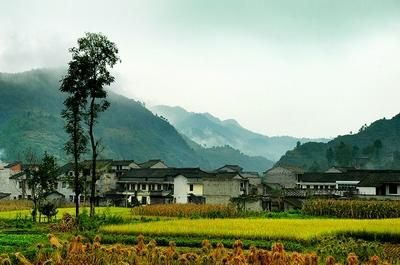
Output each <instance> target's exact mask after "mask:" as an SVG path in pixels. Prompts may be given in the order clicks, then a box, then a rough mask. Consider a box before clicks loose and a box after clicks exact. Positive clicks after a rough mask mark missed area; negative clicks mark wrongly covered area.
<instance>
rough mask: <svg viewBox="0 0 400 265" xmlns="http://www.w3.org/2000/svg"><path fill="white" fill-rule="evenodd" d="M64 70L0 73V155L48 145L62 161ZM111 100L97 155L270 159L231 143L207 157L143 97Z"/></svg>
mask: <svg viewBox="0 0 400 265" xmlns="http://www.w3.org/2000/svg"><path fill="white" fill-rule="evenodd" d="M63 73H64V72H63V70H53V69H51V70H50V69H47V70H43V69H42V70H33V71H28V72H23V73H16V74H5V73H2V74H0V150H2V153H3V157H0V159H3V160H8V161H13V160H23V158H24V155H23V154H24V152H26V150H27V149H32V150H34V151H35V152H36V153H37V154H38V155H41V154H43V153H44V152H45V151H47V152H49V153H50V154H53V155H55V156H56V157H57V158H58V159H59V161H60V162H66V161H67V160H68V159H69V158H68V157H66V155H65V153H64V151H63V145H64V143H65V142H66V140H67V135H66V133H65V132H64V129H63V126H64V121H63V120H62V119H61V116H60V113H61V110H62V108H63V104H62V103H63V100H64V98H65V95H63V94H62V93H61V92H59V90H58V88H59V85H60V84H59V80H60V79H61V77H62V75H63ZM109 101H110V102H111V107H110V108H109V109H108V110H107V111H106V112H105V113H102V114H101V116H100V120H99V123H98V125H97V128H96V130H95V134H96V136H97V137H98V138H101V143H102V146H103V147H104V151H103V152H102V153H101V155H100V158H113V159H134V160H136V161H139V162H141V161H145V160H148V159H153V158H160V159H163V160H164V161H165V162H166V163H167V164H169V165H170V166H187V167H189V166H200V167H202V168H205V169H213V168H214V167H215V166H216V164H215V162H216V161H218V163H219V164H218V166H222V165H223V164H225V163H229V164H234V163H239V162H243V164H241V165H242V167H243V168H245V169H247V170H255V171H262V170H265V169H267V168H269V167H271V165H272V162H271V161H268V160H267V159H262V160H260V158H252V157H249V156H245V155H243V154H242V153H241V152H240V151H239V150H235V149H232V148H230V147H224V148H222V149H220V150H210V152H212V153H213V158H211V157H209V156H207V155H206V153H207V152H208V151H207V149H205V148H196V149H194V148H192V147H191V146H190V145H189V144H188V143H187V141H186V140H185V139H183V137H182V136H181V135H180V134H179V133H178V132H177V131H176V129H175V128H174V127H173V126H172V125H170V124H169V123H168V122H167V121H165V120H163V119H161V118H160V117H158V116H156V115H154V114H153V113H152V112H150V111H149V110H147V109H146V108H145V106H144V105H143V104H142V103H140V102H137V101H135V100H132V99H128V98H126V97H124V96H121V95H118V94H115V93H113V92H109ZM211 159H212V161H211ZM254 161H256V162H254ZM246 163H247V164H246Z"/></svg>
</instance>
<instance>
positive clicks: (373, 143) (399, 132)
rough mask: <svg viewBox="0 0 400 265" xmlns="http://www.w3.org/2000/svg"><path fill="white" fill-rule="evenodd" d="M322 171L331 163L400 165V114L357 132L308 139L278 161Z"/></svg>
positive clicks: (386, 166)
mask: <svg viewBox="0 0 400 265" xmlns="http://www.w3.org/2000/svg"><path fill="white" fill-rule="evenodd" d="M278 164H281V165H295V166H301V167H303V168H304V169H305V170H308V171H322V170H325V169H327V168H328V167H330V166H334V165H336V166H342V167H357V168H364V169H400V114H398V115H397V116H395V117H393V118H392V119H381V120H378V121H375V122H373V123H372V124H371V125H369V126H366V125H365V126H363V127H362V128H361V129H360V131H359V132H358V133H357V134H351V135H344V136H338V137H336V138H335V139H333V140H332V141H330V142H328V143H326V144H324V143H306V144H303V145H300V146H297V147H296V148H295V149H294V150H291V151H288V152H287V153H286V154H285V155H284V156H283V157H282V158H281V159H280V161H279V162H278Z"/></svg>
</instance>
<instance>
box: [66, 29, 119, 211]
mask: <svg viewBox="0 0 400 265" xmlns="http://www.w3.org/2000/svg"><path fill="white" fill-rule="evenodd" d="M70 51H71V53H72V58H73V60H75V61H76V62H77V64H78V69H79V71H78V76H79V83H80V84H81V85H82V89H84V90H85V91H86V92H85V93H87V95H88V100H87V101H88V106H87V113H86V114H87V126H88V131H89V138H90V145H91V151H92V165H91V182H90V216H94V214H95V200H96V180H97V175H96V173H97V172H96V161H97V157H98V154H99V146H100V140H99V139H97V138H96V136H95V131H94V128H95V126H96V124H97V122H98V117H99V114H100V113H101V112H104V111H106V110H107V109H108V107H109V106H110V102H109V101H107V91H106V90H105V86H109V85H110V84H111V83H112V82H114V77H113V76H112V75H111V73H110V69H111V68H113V67H114V65H115V64H116V63H117V62H119V61H120V59H119V56H118V49H117V47H116V45H115V44H114V43H113V42H111V41H109V40H108V39H107V37H106V36H104V35H103V34H100V33H86V34H85V36H84V37H82V38H80V39H78V46H77V47H74V48H71V49H70Z"/></svg>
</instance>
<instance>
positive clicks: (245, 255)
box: [0, 235, 388, 265]
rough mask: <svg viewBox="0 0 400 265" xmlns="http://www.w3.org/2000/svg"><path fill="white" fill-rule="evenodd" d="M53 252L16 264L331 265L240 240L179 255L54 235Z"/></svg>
mask: <svg viewBox="0 0 400 265" xmlns="http://www.w3.org/2000/svg"><path fill="white" fill-rule="evenodd" d="M48 238H49V240H50V242H51V246H52V248H53V251H51V252H48V251H43V246H41V245H39V246H38V251H37V254H36V258H35V260H33V261H29V260H28V259H27V258H26V257H24V256H23V255H22V254H21V253H16V254H15V257H16V259H17V260H18V264H24V265H42V264H54V265H67V264H69V265H78V264H79V265H82V264H85V265H103V264H110V265H117V264H118V265H319V264H326V265H335V264H338V263H336V261H335V259H334V258H333V257H327V258H326V259H325V262H324V261H322V260H321V259H320V257H318V256H317V255H316V254H315V253H304V254H303V253H297V252H293V253H287V252H286V251H285V249H284V247H283V245H282V244H281V243H276V244H274V245H273V246H272V248H271V250H263V249H257V248H255V247H251V248H250V250H249V251H246V252H245V251H243V244H242V242H241V241H240V240H237V241H235V243H234V245H233V247H232V249H226V248H224V246H223V244H221V243H219V244H217V245H216V246H215V247H213V246H212V245H211V244H210V242H209V241H208V240H204V241H203V242H202V248H201V249H199V250H198V251H197V252H195V253H193V252H188V253H179V252H178V251H177V249H176V245H175V243H174V242H170V244H169V246H168V247H166V248H165V247H164V248H160V247H157V245H156V242H155V241H153V240H152V241H150V242H149V243H148V244H145V241H144V237H143V236H138V237H137V244H136V245H134V246H123V245H121V244H116V245H112V246H103V245H101V244H100V238H99V237H96V238H95V239H94V240H93V242H92V243H87V242H85V241H84V240H83V238H82V237H80V236H76V237H74V238H73V239H72V240H71V241H70V242H60V241H59V240H58V239H57V238H56V237H55V236H54V235H49V236H48ZM11 260H12V259H10V257H9V256H7V255H1V256H0V264H12V263H11ZM346 264H349V265H357V264H361V263H360V261H359V260H358V257H357V256H356V255H354V254H349V256H348V258H347V263H346ZM365 264H371V265H380V264H382V265H384V264H388V263H387V262H384V261H382V260H381V259H380V258H379V257H377V256H373V257H371V259H370V260H369V261H368V262H367V263H365Z"/></svg>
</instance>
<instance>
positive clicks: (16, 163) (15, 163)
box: [4, 161, 21, 168]
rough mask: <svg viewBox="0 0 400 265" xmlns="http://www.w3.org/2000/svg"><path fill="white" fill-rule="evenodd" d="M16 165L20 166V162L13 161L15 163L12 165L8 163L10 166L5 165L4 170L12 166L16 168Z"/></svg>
mask: <svg viewBox="0 0 400 265" xmlns="http://www.w3.org/2000/svg"><path fill="white" fill-rule="evenodd" d="M18 164H21V162H19V161H15V162H13V163H10V164H8V165H5V166H4V168H12V167H13V166H16V165H18Z"/></svg>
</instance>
